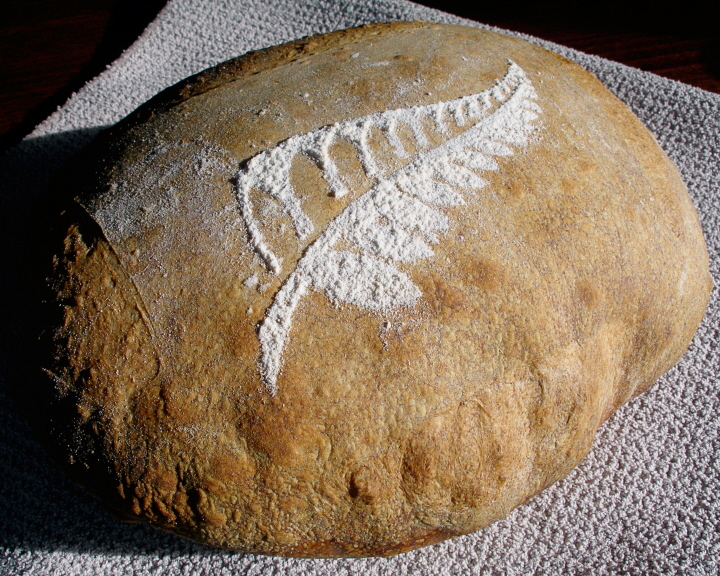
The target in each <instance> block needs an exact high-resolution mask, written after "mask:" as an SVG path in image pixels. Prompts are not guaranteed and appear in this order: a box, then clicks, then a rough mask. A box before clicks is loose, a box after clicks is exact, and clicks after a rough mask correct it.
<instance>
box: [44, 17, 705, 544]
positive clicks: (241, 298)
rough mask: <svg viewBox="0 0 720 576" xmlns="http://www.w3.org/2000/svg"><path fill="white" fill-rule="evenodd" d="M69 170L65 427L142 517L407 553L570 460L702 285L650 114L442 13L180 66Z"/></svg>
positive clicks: (558, 471) (57, 374) (696, 230)
mask: <svg viewBox="0 0 720 576" xmlns="http://www.w3.org/2000/svg"><path fill="white" fill-rule="evenodd" d="M82 172H83V173H81V174H77V175H74V176H73V177H74V178H76V180H74V179H73V177H71V178H70V179H69V180H68V184H67V185H68V187H69V188H70V189H72V190H73V194H74V196H75V197H76V201H74V202H73V203H71V205H69V206H68V207H67V208H66V209H65V210H64V211H63V213H62V215H61V216H60V217H59V218H58V220H57V221H56V225H55V228H56V231H57V232H58V233H59V234H60V236H61V238H62V239H61V241H58V242H57V244H56V246H55V253H56V256H55V258H54V259H53V273H52V276H51V280H50V282H49V288H50V290H51V297H50V303H49V304H47V306H48V318H56V321H54V324H52V325H51V326H49V328H50V329H49V330H47V331H46V332H45V333H44V337H43V338H44V339H43V342H44V343H45V345H46V348H47V352H46V354H45V356H44V358H43V369H44V370H45V373H46V374H47V375H48V378H47V384H46V385H47V387H48V388H47V390H46V392H48V393H49V394H50V395H51V396H52V398H53V403H54V405H53V408H52V410H53V411H54V417H53V419H52V420H51V422H50V424H49V425H48V434H49V435H50V436H51V437H52V438H53V440H54V442H55V444H56V453H57V454H59V455H60V458H61V459H62V460H63V461H65V462H66V463H67V468H68V469H69V470H70V472H71V474H72V475H73V476H74V478H75V479H76V480H77V481H79V482H80V483H82V484H84V485H85V486H86V487H87V488H88V489H90V490H91V491H93V492H94V493H95V494H96V495H98V496H99V497H100V498H102V499H103V501H105V502H106V504H107V505H108V506H109V507H110V508H111V509H113V510H114V511H115V512H116V513H117V514H119V515H120V516H122V517H124V518H126V519H136V520H142V521H147V522H150V523H152V524H154V525H155V526H158V527H160V528H162V529H164V530H167V531H170V532H174V533H176V534H180V535H182V536H186V537H189V538H193V539H195V540H198V541H201V542H205V543H208V544H212V545H215V546H222V547H228V548H233V549H237V550H244V551H248V552H255V553H262V554H280V555H294V556H319V557H323V556H365V555H390V554H395V553H398V552H402V551H405V550H409V549H412V548H414V547H418V546H422V545H426V544H430V543H434V542H438V541H441V540H443V539H445V538H448V537H452V536H456V535H460V534H465V533H468V532H471V531H474V530H477V529H479V528H481V527H483V526H485V525H487V524H489V523H491V522H493V521H495V520H497V519H500V518H503V517H504V516H505V515H507V514H508V512H509V511H510V510H512V509H513V508H514V507H515V506H517V505H518V504H520V503H522V502H524V501H525V500H527V499H528V498H529V497H530V496H532V495H534V494H536V493H537V492H539V491H540V490H542V489H543V488H545V487H546V486H548V485H550V484H551V483H553V482H555V481H556V480H557V479H559V478H561V477H563V476H564V475H565V474H567V473H568V471H570V470H571V469H572V467H573V466H575V465H576V464H577V463H578V461H579V460H580V459H582V458H583V456H584V455H585V454H586V453H587V451H588V450H589V448H590V446H591V444H592V442H593V438H594V436H595V432H596V430H597V428H598V426H599V425H600V424H601V423H602V422H603V421H604V420H605V419H606V418H608V417H609V416H610V415H611V414H612V413H613V411H614V410H615V409H616V408H617V407H618V406H620V405H621V404H622V403H624V402H626V401H627V400H629V399H630V398H632V397H633V396H635V395H637V394H639V393H641V392H642V391H644V390H646V389H647V388H648V387H649V386H650V385H651V384H652V383H653V382H654V381H655V380H656V379H657V378H658V377H659V376H660V375H661V374H663V373H664V372H665V371H666V370H667V369H668V368H670V367H671V366H672V365H673V364H674V363H675V362H676V361H677V360H678V359H679V357H680V356H681V355H682V353H683V352H684V350H685V349H686V347H687V345H688V343H689V341H690V340H691V338H692V336H693V334H694V332H695V329H696V327H697V325H698V323H699V321H700V319H701V318H702V315H703V313H704V310H705V306H706V304H707V299H708V296H709V291H710V286H711V282H710V277H709V274H708V259H707V252H706V249H705V244H704V241H703V238H702V235H701V232H700V227H699V224H698V220H697V216H696V213H695V210H694V208H693V206H692V203H691V201H690V199H689V197H688V194H687V192H686V190H685V188H684V186H683V184H682V182H681V180H680V177H679V175H678V172H677V170H676V169H675V167H674V166H673V165H672V164H671V162H670V161H669V160H668V158H667V157H666V156H665V154H664V153H663V152H662V150H661V149H660V148H659V147H658V145H657V144H656V142H655V141H654V139H653V137H652V136H651V135H650V133H649V132H648V131H647V130H646V129H645V128H644V127H643V126H642V125H641V124H640V122H639V121H638V120H637V119H636V118H635V117H634V116H633V115H632V114H631V113H630V111H629V110H628V109H627V108H626V107H625V106H624V105H623V104H621V103H620V102H619V101H618V100H617V99H616V98H615V97H614V96H612V95H611V94H610V93H609V92H608V91H607V90H606V89H605V88H604V87H603V86H602V85H601V84H600V83H599V82H598V81H597V80H596V79H595V78H594V77H593V76H592V75H591V74H589V73H587V72H585V71H584V70H583V69H581V68H580V67H579V66H577V65H575V64H573V63H571V62H569V61H568V60H566V59H564V58H562V57H560V56H558V55H556V54H553V53H550V52H548V51H546V50H544V49H542V48H540V47H538V46H535V45H532V44H529V43H527V42H524V41H521V40H517V39H514V38H509V37H505V36H501V35H497V34H493V33H491V32H487V31H483V30H479V29H474V28H465V27H460V26H447V25H437V24H427V23H395V24H378V25H371V26H366V27H362V28H357V29H354V30H347V31H341V32H336V33H332V34H327V35H323V36H319V37H314V38H306V39H303V40H300V41H297V42H294V43H291V44H287V45H284V46H279V47H274V48H270V49H268V50H265V51H260V52H256V53H253V54H250V55H246V56H244V57H241V58H239V59H236V60H233V61H230V62H228V63H225V64H222V65H220V66H218V67H216V68H214V69H212V70H209V71H206V72H203V73H202V74H200V75H198V76H196V77H193V78H191V79H189V80H186V81H184V82H182V83H180V84H179V85H177V86H175V87H173V88H170V89H169V90H167V91H166V92H164V93H163V94H161V95H159V96H158V97H156V98H155V99H153V100H152V101H151V102H149V103H148V104H146V105H145V106H143V107H142V108H141V109H140V110H138V111H137V112H136V113H134V114H133V115H131V116H130V117H128V118H127V119H125V120H124V121H123V122H121V123H120V124H119V125H118V126H116V127H114V128H112V129H111V130H109V131H108V132H107V133H106V134H104V135H103V136H102V137H101V138H100V139H99V140H98V141H97V142H96V143H95V145H94V149H93V150H92V152H91V153H89V154H88V155H86V157H85V160H84V164H83V168H82Z"/></svg>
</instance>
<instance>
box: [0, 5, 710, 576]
mask: <svg viewBox="0 0 720 576" xmlns="http://www.w3.org/2000/svg"><path fill="white" fill-rule="evenodd" d="M409 19H425V20H435V21H443V22H455V23H463V22H464V23H466V24H470V25H475V26H478V24H477V23H470V22H467V21H462V20H461V19H459V18H456V17H453V16H449V15H446V14H443V13H440V12H437V11H433V10H430V9H427V8H423V7H421V6H417V5H415V4H412V3H410V2H405V1H403V0H369V1H359V0H344V1H340V0H338V1H333V0H296V1H294V2H292V1H288V0H285V1H283V0H270V1H267V0H264V1H261V0H222V1H221V0H217V1H212V2H208V1H202V0H172V1H171V2H170V3H169V4H168V5H167V6H166V8H165V9H164V10H163V11H162V12H161V13H160V14H159V16H158V17H157V19H156V20H155V21H154V22H153V23H152V24H151V25H150V26H149V27H148V29H147V30H146V31H145V32H144V33H143V35H142V36H141V37H140V38H139V39H138V40H137V41H136V42H135V44H134V45H133V46H132V47H131V48H130V49H129V50H127V51H126V52H125V53H124V54H123V55H122V56H121V57H120V58H119V59H118V60H117V61H116V62H115V63H114V64H113V65H112V66H110V67H109V68H108V69H107V70H106V71H105V72H103V73H102V74H101V75H100V76H99V77H98V78H96V79H94V80H93V81H91V82H89V83H88V84H87V85H86V86H85V87H84V88H83V89H82V90H80V91H79V92H78V93H77V94H75V95H73V96H72V97H71V98H70V100H69V101H68V102H67V103H66V104H65V105H64V106H63V107H61V108H60V109H58V111H57V112H55V113H54V114H53V115H52V116H50V118H48V119H47V120H46V121H45V122H43V123H42V124H41V125H40V126H38V128H37V129H36V130H35V131H34V132H33V133H32V134H31V135H30V136H29V137H28V138H26V139H25V141H24V142H22V143H21V144H20V145H19V146H17V147H16V148H14V149H13V150H11V151H10V152H8V153H7V154H5V155H4V157H3V158H1V159H0V228H1V231H0V234H1V236H0V241H1V242H2V251H1V252H0V256H1V258H2V261H1V265H2V268H0V270H1V272H0V285H1V286H2V295H3V298H5V299H6V300H7V298H8V297H9V296H8V294H11V293H12V285H13V273H14V272H13V270H14V269H13V255H14V254H22V252H21V251H19V249H21V248H22V245H21V243H20V242H19V241H18V240H17V239H16V238H17V234H15V232H13V231H14V230H15V231H17V230H20V227H21V226H22V222H23V219H24V218H26V217H28V212H29V211H30V210H31V206H32V203H33V200H34V199H35V198H37V197H38V194H39V191H40V190H41V189H42V188H43V187H44V186H46V185H47V183H48V182H49V180H50V178H51V177H52V176H53V174H55V173H56V172H57V170H58V168H59V166H60V165H62V164H63V163H64V162H65V161H66V160H67V159H68V158H69V157H70V156H72V155H73V154H74V153H75V152H77V151H78V150H79V149H81V148H82V147H83V146H85V145H86V144H87V143H88V142H89V141H90V140H91V139H92V137H93V136H94V135H95V134H96V133H97V131H98V129H99V128H100V127H102V126H104V125H107V124H111V123H113V122H116V121H117V120H119V119H120V118H121V117H123V116H124V115H126V114H127V113H129V112H130V111H132V110H133V109H134V108H135V107H137V106H138V105H140V104H141V103H142V102H144V101H145V100H147V99H148V98H149V97H151V96H152V95H154V94H156V93H157V92H158V91H159V90H161V89H163V88H164V87H166V86H169V85H171V84H173V83H175V82H177V81H179V80H181V79H182V78H184V77H186V76H188V75H189V74H192V73H195V72H197V71H199V70H201V69H203V68H205V67H208V66H211V65H214V64H216V63H218V62H221V61H223V60H225V59H227V58H230V57H233V56H236V55H239V54H242V53H244V52H247V51H248V50H252V49H257V48H262V47H265V46H269V45H272V44H277V43H281V42H285V41H288V40H291V39H294V38H297V37H300V36H304V35H308V34H313V33H319V32H327V31H330V30H334V29H340V28H346V27H350V26H356V25H359V24H362V23H366V22H371V21H384V20H409ZM545 45H546V46H548V47H550V48H551V49H554V50H556V51H558V52H561V53H562V54H564V55H566V56H568V57H570V58H572V59H574V60H576V61H578V62H580V63H581V64H583V65H584V66H586V67H587V68H588V69H590V70H591V71H592V72H594V73H595V74H596V75H597V76H598V77H599V78H600V79H601V80H602V81H603V82H604V83H605V85H606V86H608V88H610V89H611V90H612V91H613V92H614V93H615V94H617V95H618V96H619V97H620V98H621V99H622V100H623V101H625V102H626V103H627V104H628V105H629V106H630V107H631V108H632V109H633V110H634V112H635V113H636V114H637V115H638V116H639V117H640V118H641V119H642V121H643V122H644V123H645V124H646V125H647V126H648V127H649V128H650V129H651V130H652V131H653V133H654V134H655V135H656V137H657V139H658V141H659V142H660V144H661V145H662V146H663V148H664V149H665V150H666V151H667V152H668V154H669V155H670V156H671V157H672V159H673V160H674V161H675V162H676V164H677V165H678V166H679V168H680V171H681V173H682V176H683V178H684V179H685V182H686V183H687V185H688V188H689V190H690V194H691V195H692V198H693V201H694V202H695V205H696V206H697V207H698V210H699V213H700V218H701V221H702V225H703V228H704V232H705V235H706V239H707V242H708V247H709V251H710V258H711V272H712V275H713V278H714V281H715V284H716V286H717V285H718V284H720V267H719V265H720V254H719V249H720V233H719V230H720V225H719V224H720V222H719V214H720V209H719V204H720V191H719V190H718V186H717V184H716V183H717V181H718V176H719V175H720V165H719V164H720V163H719V162H718V161H719V160H720V96H718V95H715V94H710V93H708V92H704V91H702V90H699V89H696V88H692V87H689V86H686V85H683V84H680V83H678V82H674V81H671V80H665V79H662V78H659V77H657V76H654V75H652V74H649V73H644V72H641V71H638V70H635V69H631V68H628V67H625V66H622V65H619V64H615V63H612V62H608V61H606V60H603V59H600V58H597V57H593V56H587V55H583V54H580V53H578V52H575V51H572V50H569V49H565V48H561V47H558V46H554V45H550V44H547V43H545ZM30 217H32V214H30ZM4 304H5V305H7V301H6V302H5V303H4ZM2 329H3V332H4V333H5V334H6V335H7V334H10V335H12V330H13V327H12V326H8V325H5V326H3V327H2ZM719 339H720V309H719V307H718V298H717V290H715V291H714V292H713V296H712V300H711V303H710V307H709V310H708V313H707V315H706V317H705V320H704V321H703V323H702V325H701V327H700V329H699V331H698V333H697V335H696V337H695V340H694V341H693V343H692V345H691V346H690V349H689V350H688V352H687V353H686V354H685V356H684V357H683V359H682V360H681V361H680V362H679V364H678V365H677V366H676V367H675V368H673V369H672V370H671V371H670V372H669V373H668V374H666V375H665V376H664V377H663V378H661V380H660V381H659V382H658V383H657V384H656V385H655V387H654V388H653V389H652V390H651V391H650V392H649V393H647V394H645V395H643V396H642V397H640V398H639V399H637V400H635V401H633V402H631V403H630V404H629V405H627V406H625V407H624V408H622V409H621V410H619V411H618V413H617V414H615V415H614V416H613V417H612V418H611V419H610V420H609V421H608V422H607V423H606V424H605V425H603V427H602V428H601V430H600V432H599V435H598V438H597V440H596V443H595V446H594V448H593V450H592V451H591V453H590V455H589V456H588V457H587V458H586V459H585V460H584V461H583V462H582V463H581V464H580V465H579V466H578V467H577V468H576V469H575V470H574V471H573V472H572V473H571V474H570V475H569V476H568V477H567V478H565V479H564V480H562V481H560V482H558V483H557V484H555V485H554V486H552V487H551V488H549V489H548V490H546V491H545V492H543V493H542V494H540V495H539V496H537V497H536V498H534V499H533V500H531V501H530V502H529V503H528V504H526V505H524V506H521V507H520V508H518V509H517V510H515V511H514V512H512V513H511V514H510V516H509V517H508V518H507V519H505V520H503V521H501V522H498V523H496V524H494V525H493V526H491V527H489V528H487V529H485V530H483V531H481V532H479V533H476V534H473V535H469V536H465V537H462V538H458V539H455V540H452V541H447V542H444V543H442V544H439V545H436V546H432V547H428V548H425V549H422V550H417V551H414V552H410V553H407V554H404V555H401V556H398V557H394V558H391V559H359V560H298V559H279V558H269V557H262V556H254V555H246V554H239V553H231V552H225V551H216V550H212V549H209V548H205V547H203V546H200V545H197V544H194V543H191V542H188V541H185V540H182V539H180V538H176V537H174V536H171V535H167V534H164V533H162V532H159V531H156V530H154V529H152V528H150V527H147V526H144V525H125V524H122V523H120V522H117V521H116V520H114V519H113V518H112V517H110V515H109V514H108V513H107V512H105V510H104V509H103V508H102V506H101V505H100V504H99V503H98V502H96V501H95V500H94V499H93V498H92V497H90V496H88V495H87V494H86V493H85V492H84V491H82V490H80V489H78V488H76V487H75V486H73V485H72V484H71V483H70V482H69V481H68V480H67V479H66V478H65V477H64V476H63V475H62V474H61V473H60V472H58V471H57V469H56V468H55V467H54V465H53V464H52V463H51V462H50V461H49V459H48V458H47V456H46V455H45V453H44V452H43V450H42V449H41V448H40V447H39V446H38V445H37V444H36V443H35V441H34V440H33V439H32V437H31V434H30V432H29V429H28V427H27V425H26V424H25V423H24V421H23V420H22V418H21V417H20V416H19V415H18V413H17V411H16V408H15V406H14V404H13V402H12V401H11V400H10V399H9V397H8V394H7V392H6V387H7V383H6V382H3V385H2V387H0V549H1V550H2V552H1V553H0V574H38V575H40V574H42V575H55V574H57V575H61V574H62V575H65V574H78V575H80V574H83V575H84V574H87V575H90V574H93V575H103V574H158V575H160V574H162V575H171V576H172V575H180V574H212V575H217V576H219V575H225V574H247V575H261V574H262V575H265V574H268V575H269V574H289V575H300V574H302V575H305V576H314V575H321V574H322V575H326V574H337V575H341V574H342V575H349V574H368V575H372V574H393V575H395V574H421V575H425V574H498V575H499V574H517V575H528V574H685V575H689V574H697V575H705V574H716V573H718V570H719V569H718V562H720V505H719V504H720V464H719V463H718V460H716V458H715V455H716V454H720V435H719V433H718V431H719V427H720V413H719V406H720V386H719V385H718V374H719V373H720V357H719V355H718V348H717V344H718V340H719ZM6 355H7V351H6V350H3V351H2V352H1V355H0V358H2V361H3V362H5V361H6V360H7V359H6Z"/></svg>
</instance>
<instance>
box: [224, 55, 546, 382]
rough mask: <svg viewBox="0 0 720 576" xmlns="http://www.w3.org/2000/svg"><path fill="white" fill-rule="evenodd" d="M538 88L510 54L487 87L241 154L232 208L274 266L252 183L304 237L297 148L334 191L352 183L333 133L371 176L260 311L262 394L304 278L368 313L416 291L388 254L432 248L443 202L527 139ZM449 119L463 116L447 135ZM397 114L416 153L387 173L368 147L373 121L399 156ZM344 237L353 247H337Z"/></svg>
mask: <svg viewBox="0 0 720 576" xmlns="http://www.w3.org/2000/svg"><path fill="white" fill-rule="evenodd" d="M536 98H537V96H536V94H535V91H534V89H533V87H532V84H531V83H530V81H529V80H528V78H527V77H526V75H525V73H524V72H523V70H522V69H521V68H520V67H519V66H517V65H516V64H514V63H513V62H510V64H509V68H508V72H507V74H506V75H505V76H504V78H503V79H502V80H499V81H497V82H496V84H495V86H494V87H492V88H491V89H489V90H486V91H484V92H480V93H478V94H474V95H471V96H465V97H462V98H458V99H456V100H451V101H448V102H439V103H437V104H431V105H427V106H415V107H411V108H404V109H399V110H389V111H385V112H381V113H377V114H372V115H370V116H365V117H362V118H358V119H355V120H350V121H347V122H342V123H338V124H333V125H332V126H325V127H323V128H319V129H317V130H313V131H312V132H308V133H307V134H303V135H298V136H293V137H291V138H288V139H287V140H285V141H283V142H281V143H280V144H278V145H277V146H275V147H273V148H272V149H270V150H267V151H265V152H263V153H261V154H258V155H257V156H254V157H253V158H251V159H250V160H249V161H248V162H247V163H246V164H245V166H244V167H243V168H242V169H241V171H240V172H239V174H238V176H237V179H236V192H237V196H238V202H239V204H240V211H241V213H242V218H243V221H244V222H245V225H246V227H247V230H248V235H249V237H250V241H251V243H252V245H253V247H254V248H255V250H256V252H257V253H258V255H259V256H260V258H261V259H262V261H263V262H264V264H265V265H266V267H267V268H268V269H269V270H270V271H272V272H274V273H278V272H280V270H281V261H280V259H279V258H278V257H277V256H276V255H275V254H274V253H273V252H272V250H271V249H270V248H269V247H268V246H267V244H266V243H265V240H264V238H263V237H262V234H261V232H260V228H259V226H258V223H257V222H256V220H255V218H254V216H253V213H252V206H251V202H250V191H251V190H252V189H256V190H260V191H262V192H265V193H267V194H269V195H270V196H272V197H274V198H275V199H276V200H277V201H278V202H279V203H280V205H281V207H282V208H283V210H285V211H286V213H287V214H288V215H289V216H290V218H291V219H292V222H293V225H294V227H295V230H296V232H297V235H298V237H299V238H301V239H302V238H306V237H307V236H308V235H309V234H310V233H311V232H312V231H313V225H312V222H311V220H310V219H309V218H308V217H307V215H306V214H305V213H304V212H303V210H302V207H301V205H300V202H299V200H298V198H297V197H296V196H295V190H294V189H293V187H292V184H291V183H290V176H289V175H290V168H291V166H292V160H293V158H294V157H295V156H296V155H297V154H304V155H305V156H307V157H308V158H310V159H311V160H312V161H314V162H315V163H316V165H317V166H318V167H319V168H320V169H321V170H322V173H323V177H324V178H325V180H326V181H327V183H328V185H329V188H330V190H331V192H332V193H333V194H334V196H335V197H336V198H339V197H341V196H344V195H345V194H347V193H348V190H347V189H346V187H345V185H344V183H343V182H342V180H341V179H340V177H339V174H338V169H337V167H336V166H335V164H334V163H333V161H332V159H331V158H330V155H329V153H328V150H329V147H330V146H331V145H332V144H333V142H335V140H336V139H337V138H344V139H346V140H348V141H349V142H350V143H352V144H353V145H354V146H355V148H356V149H357V151H358V156H359V158H360V161H361V163H362V166H363V169H364V170H365V173H366V174H367V176H368V177H370V178H373V179H375V184H374V185H373V186H372V187H371V188H370V190H368V191H367V192H366V193H364V194H363V195H361V196H360V197H358V198H357V199H356V200H354V201H353V202H351V203H350V204H349V205H348V206H347V208H345V210H344V211H343V212H342V213H341V214H340V215H338V216H337V217H336V218H335V219H334V220H333V221H332V222H331V223H330V225H329V226H328V228H327V229H326V230H325V232H323V233H322V234H321V235H320V236H319V237H318V238H317V239H316V240H315V241H314V242H313V243H312V244H310V245H309V246H308V247H307V249H306V250H305V253H304V254H303V256H302V258H301V259H300V261H299V262H298V264H297V266H296V268H295V270H293V272H292V273H291V274H290V275H289V276H288V277H287V279H286V280H285V282H284V284H283V285H282V287H281V288H280V290H278V292H277V294H276V295H275V299H274V301H273V303H272V305H271V306H270V307H269V308H268V309H267V311H266V314H265V318H264V320H263V321H262V323H261V324H260V328H259V331H258V338H259V340H260V349H261V356H260V360H259V364H260V369H261V372H262V377H263V383H264V385H265V387H266V389H267V391H268V392H269V393H270V394H272V395H274V394H275V393H276V392H277V378H278V375H279V373H280V370H281V367H282V356H283V350H284V348H285V344H286V343H287V339H288V337H289V334H290V328H291V324H292V316H293V314H294V312H295V309H296V308H297V305H298V303H299V302H300V300H301V299H302V297H303V296H304V295H305V294H306V293H307V291H308V290H309V289H310V288H314V289H315V290H321V291H324V292H325V294H326V296H327V297H328V298H329V299H330V300H331V301H333V302H335V303H347V304H352V305H355V306H359V307H362V308H365V309H368V310H371V311H374V312H386V311H389V310H392V309H397V308H401V307H408V306H412V305H414V304H415V303H416V302H417V300H418V299H419V298H420V297H421V296H422V294H421V292H420V289H419V288H418V287H417V286H416V285H415V284H414V283H413V282H412V280H411V279H410V277H409V276H408V275H407V274H406V273H405V272H403V271H402V270H400V269H399V268H398V266H397V264H396V263H401V264H408V263H411V262H414V261H417V260H420V259H424V258H429V257H431V256H432V255H433V249H432V246H431V245H432V244H436V243H438V242H439V236H440V235H442V234H444V233H446V232H447V231H448V229H449V221H448V218H447V217H446V216H445V214H444V213H443V211H442V208H447V207H451V206H461V205H463V204H465V199H464V197H463V195H462V190H478V189H480V188H483V187H484V186H485V185H486V184H487V182H486V181H485V180H483V179H482V178H480V177H479V176H478V175H477V172H478V171H484V170H488V171H494V170H498V169H499V165H498V163H497V161H496V159H495V157H509V156H512V155H513V150H512V148H511V146H516V147H517V146H524V145H525V144H526V143H527V142H528V139H529V137H530V134H531V133H532V131H533V130H534V128H535V126H534V121H535V120H536V119H537V117H538V114H539V113H540V108H539V107H538V106H537V104H535V102H533V100H534V99H536ZM427 119H430V120H432V121H433V122H434V124H435V126H436V127H437V131H438V132H439V133H440V134H443V135H447V136H448V138H447V139H446V140H445V141H444V142H443V143H442V144H441V145H439V146H436V147H434V148H430V141H429V139H428V138H427V135H426V134H425V132H424V130H425V127H424V126H425V122H426V121H427ZM449 122H453V123H454V124H455V125H456V126H458V127H464V126H469V127H468V128H467V129H466V130H465V131H463V132H461V133H460V134H458V135H457V136H454V137H450V131H449V129H448V123H449ZM401 124H405V125H406V126H409V127H410V129H411V131H412V133H413V137H414V138H415V140H416V144H417V149H418V150H419V152H418V153H416V154H415V155H414V157H412V158H411V159H410V162H409V163H408V164H407V165H405V166H404V167H403V168H401V169H399V170H397V171H395V172H394V173H392V174H389V175H383V174H382V173H381V170H380V169H379V167H378V165H377V163H376V162H375V159H374V158H373V156H372V153H371V151H370V148H369V146H368V136H369V133H370V130H371V129H372V128H377V129H380V130H382V131H383V133H384V134H385V135H386V137H387V140H388V142H389V143H390V145H391V146H392V147H393V149H394V151H395V153H396V154H397V155H398V156H400V157H405V158H407V157H408V154H407V152H406V150H405V148H404V147H403V143H402V141H401V139H400V138H399V136H398V132H397V130H398V127H399V126H400V125H401ZM340 240H344V241H346V242H347V243H349V244H351V245H352V246H354V247H356V248H357V250H356V251H349V250H336V249H335V248H334V246H335V244H336V243H337V242H338V241H340Z"/></svg>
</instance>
